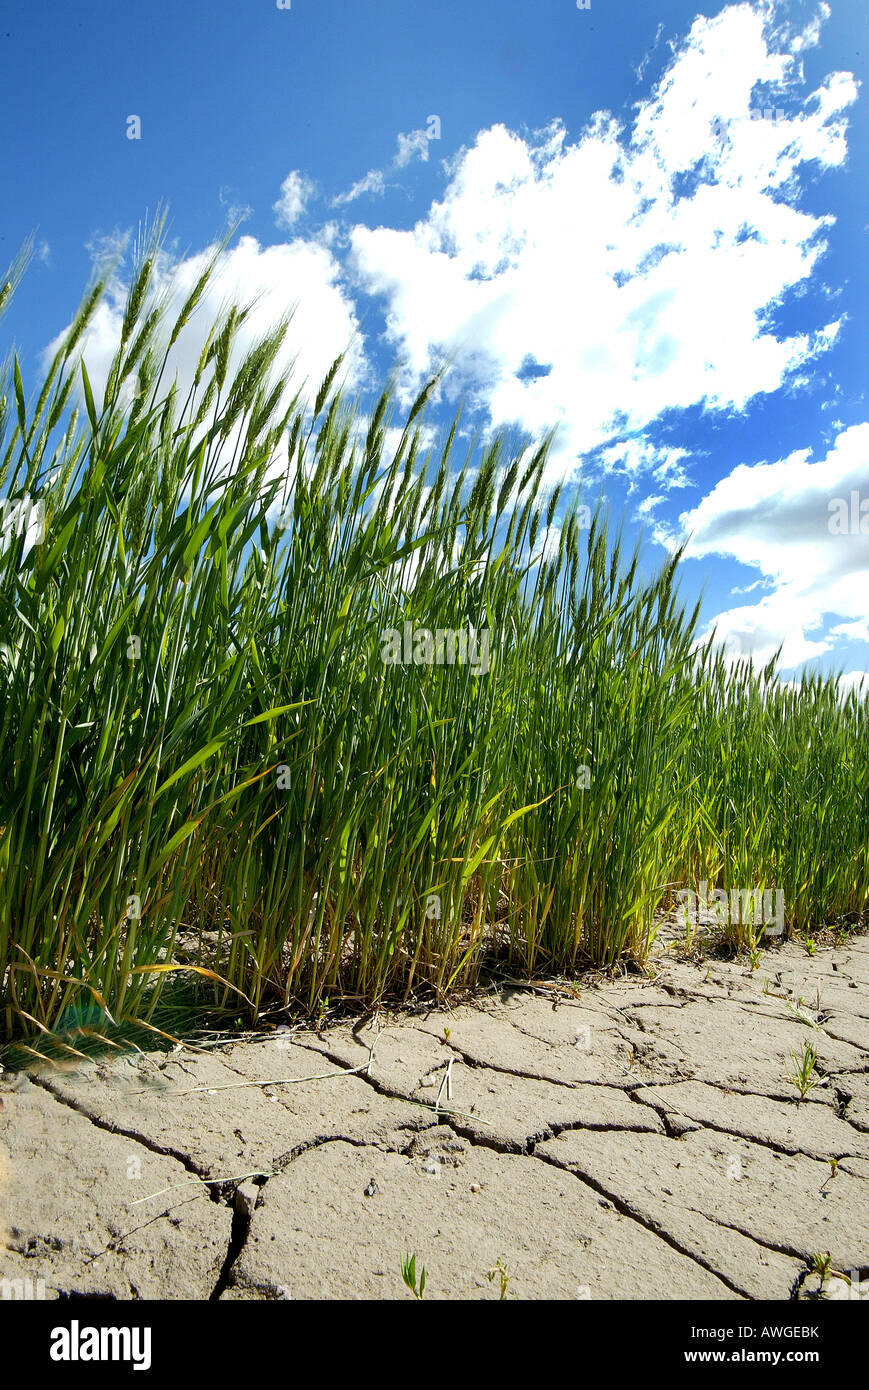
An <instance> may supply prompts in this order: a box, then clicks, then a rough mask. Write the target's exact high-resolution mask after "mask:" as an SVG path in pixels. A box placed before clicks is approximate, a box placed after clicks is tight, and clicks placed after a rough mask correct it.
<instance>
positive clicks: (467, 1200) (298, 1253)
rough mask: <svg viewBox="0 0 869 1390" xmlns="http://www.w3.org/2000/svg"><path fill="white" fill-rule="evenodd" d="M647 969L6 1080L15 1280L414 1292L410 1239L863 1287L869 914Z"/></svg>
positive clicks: (176, 1292) (8, 1254)
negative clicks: (842, 936) (848, 928)
mask: <svg viewBox="0 0 869 1390" xmlns="http://www.w3.org/2000/svg"><path fill="white" fill-rule="evenodd" d="M671 944H672V943H671ZM652 965H653V977H652V978H650V979H645V978H643V977H641V976H636V975H632V976H626V977H621V978H617V979H611V980H604V981H602V982H597V983H588V984H586V983H584V982H580V986H579V989H578V991H576V992H575V993H571V991H570V990H568V989H567V988H566V987H565V986H563V985H558V984H553V985H552V986H551V987H538V988H537V989H536V990H529V989H528V988H520V987H518V986H516V987H512V986H505V987H503V988H502V989H501V990H500V991H499V992H498V993H497V994H486V995H481V996H480V997H479V998H478V999H477V1000H476V1001H475V1002H473V1003H471V1004H463V1005H461V1006H460V1007H457V1008H454V1009H446V1008H444V1009H438V1010H433V1011H432V1012H429V1013H427V1014H419V1015H410V1014H394V1015H389V1016H387V1015H385V1014H380V1015H379V1016H378V1017H377V1018H376V1019H374V1020H368V1021H366V1022H360V1023H357V1024H356V1025H354V1024H353V1023H344V1024H340V1025H337V1026H335V1027H330V1028H328V1029H324V1030H323V1031H321V1032H319V1033H317V1032H312V1031H310V1030H307V1029H303V1028H298V1029H285V1030H280V1031H278V1032H276V1033H270V1034H268V1035H267V1036H265V1037H263V1038H259V1039H256V1040H251V1039H243V1040H239V1041H235V1042H231V1043H228V1044H227V1045H225V1046H223V1045H222V1046H220V1047H216V1048H213V1049H208V1050H201V1049H197V1048H194V1047H190V1046H185V1047H181V1048H178V1049H177V1050H176V1051H175V1052H173V1053H171V1054H166V1053H153V1054H150V1055H146V1056H143V1055H139V1056H136V1057H131V1056H129V1055H126V1056H123V1057H119V1058H117V1059H116V1060H105V1061H100V1062H96V1063H88V1064H81V1066H80V1067H79V1069H77V1070H72V1069H61V1068H59V1067H51V1068H48V1069H42V1070H39V1071H31V1072H29V1073H27V1074H23V1073H11V1072H6V1073H3V1074H0V1280H3V1279H5V1280H10V1281H15V1280H26V1279H30V1280H31V1286H32V1287H34V1288H35V1287H37V1286H39V1287H40V1289H41V1291H42V1292H43V1294H44V1296H45V1297H46V1298H53V1297H63V1296H69V1295H72V1294H79V1295H91V1296H93V1295H103V1296H109V1297H115V1298H119V1299H132V1298H170V1299H171V1298H191V1299H214V1300H219V1299H286V1298H294V1299H295V1298H302V1299H305V1298H357V1299H377V1298H393V1297H409V1296H410V1295H409V1294H408V1293H407V1291H406V1290H405V1289H404V1286H403V1284H402V1282H401V1277H400V1271H399V1265H400V1261H401V1258H402V1256H404V1255H405V1254H408V1253H411V1252H415V1253H416V1255H417V1263H418V1265H419V1264H423V1265H425V1267H426V1271H427V1285H426V1295H425V1296H426V1298H434V1299H438V1298H445V1299H459V1298H497V1297H498V1293H499V1281H498V1277H497V1276H496V1277H495V1278H494V1279H490V1278H489V1277H488V1275H489V1272H490V1271H492V1270H493V1269H494V1268H495V1266H496V1264H497V1262H498V1261H499V1260H500V1261H501V1262H502V1263H503V1265H504V1266H506V1269H507V1271H508V1273H509V1276H510V1282H509V1289H508V1291H509V1296H511V1297H518V1298H569V1299H573V1298H592V1299H669V1298H691V1299H741V1298H742V1299H746V1298H747V1299H757V1298H761V1299H791V1298H805V1297H810V1296H817V1294H818V1292H820V1295H821V1296H823V1297H836V1298H840V1297H859V1296H863V1297H865V1296H867V1294H869V1218H867V1212H869V938H867V937H866V936H854V937H851V938H850V939H849V940H848V941H847V942H846V943H845V944H844V945H843V946H837V947H833V948H827V949H819V950H818V952H817V954H816V955H815V956H812V957H810V956H808V955H807V954H806V952H805V950H804V948H803V947H802V946H801V945H800V944H798V943H788V944H785V945H783V946H781V947H779V948H775V949H771V950H769V951H766V952H764V953H763V955H762V958H761V962H760V966H759V968H758V969H756V970H754V971H752V970H751V969H750V968H749V967H748V965H747V964H746V963H745V961H743V960H739V961H723V960H717V959H716V960H709V959H707V960H704V961H702V962H701V963H699V964H697V963H694V962H687V961H683V960H681V959H679V958H678V957H677V956H675V955H674V954H673V952H672V950H668V949H667V943H666V941H662V943H661V945H660V946H659V948H658V949H657V950H656V953H655V955H654V956H653V961H652ZM806 1042H809V1043H810V1044H811V1046H812V1047H813V1048H814V1049H815V1050H816V1052H817V1057H818V1069H817V1071H816V1072H815V1073H814V1077H815V1080H816V1081H817V1083H818V1084H816V1085H815V1087H814V1088H813V1089H812V1090H810V1091H809V1093H808V1094H807V1096H806V1097H805V1099H804V1100H802V1101H800V1100H799V1099H798V1092H797V1089H796V1087H795V1085H794V1083H793V1082H792V1081H790V1080H788V1079H787V1078H788V1075H789V1074H792V1073H793V1072H794V1070H795V1068H794V1056H798V1057H802V1055H803V1050H804V1046H805V1044H806ZM827 1251H829V1253H830V1264H831V1268H832V1271H834V1273H833V1274H832V1275H831V1276H830V1277H829V1278H828V1279H827V1281H826V1282H825V1284H824V1285H823V1286H821V1281H820V1278H819V1276H818V1275H817V1274H813V1273H811V1272H810V1270H811V1265H812V1261H813V1258H814V1257H815V1256H816V1255H818V1254H823V1253H824V1252H827ZM837 1272H838V1273H837ZM842 1273H847V1274H849V1275H850V1279H851V1283H850V1285H849V1284H848V1283H847V1282H846V1281H845V1280H844V1279H843V1278H841V1277H838V1275H839V1274H842ZM39 1281H41V1283H40V1282H39Z"/></svg>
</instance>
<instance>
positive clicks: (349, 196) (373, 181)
mask: <svg viewBox="0 0 869 1390" xmlns="http://www.w3.org/2000/svg"><path fill="white" fill-rule="evenodd" d="M385 192H386V179H385V178H384V177H383V174H382V173H381V171H380V170H379V169H369V170H368V173H367V174H365V175H364V177H363V178H361V179H358V180H357V181H356V183H354V184H353V186H352V188H350V189H348V190H347V192H346V193H339V194H338V195H337V196H336V197H334V198H333V199H332V206H333V207H335V208H339V207H343V206H344V205H345V204H346V203H354V202H355V201H356V199H357V198H361V197H362V195H363V193H378V194H381V193H385Z"/></svg>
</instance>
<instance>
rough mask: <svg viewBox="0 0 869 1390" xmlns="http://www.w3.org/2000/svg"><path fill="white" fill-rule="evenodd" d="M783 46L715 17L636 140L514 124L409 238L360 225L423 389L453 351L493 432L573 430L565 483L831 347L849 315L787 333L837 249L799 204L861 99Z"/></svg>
mask: <svg viewBox="0 0 869 1390" xmlns="http://www.w3.org/2000/svg"><path fill="white" fill-rule="evenodd" d="M806 41H807V42H808V39H807V40H806ZM771 42H772V40H771V38H770V36H769V33H768V32H766V31H765V29H764V16H763V14H762V13H761V12H759V11H758V10H757V8H756V7H754V6H751V5H748V4H738V5H733V6H730V7H729V8H728V9H726V10H724V11H723V12H722V13H721V14H720V15H719V16H718V17H717V18H715V19H705V18H698V19H697V20H696V21H695V22H694V24H693V25H692V27H691V30H690V32H689V34H688V36H687V38H686V40H685V42H684V44H683V45H682V46H681V48H680V49H679V50H678V51H677V52H676V54H675V56H674V58H673V60H672V62H671V64H670V66H669V68H668V70H667V71H666V73H665V74H664V76H663V77H662V78H661V80H660V81H659V83H658V84H657V86H656V87H655V88H654V90H653V91H652V93H651V94H650V96H649V97H648V99H647V100H645V101H643V102H640V103H639V104H638V105H637V108H636V113H635V117H634V120H633V124H632V128H630V129H625V128H623V127H622V126H620V124H619V123H618V122H617V121H616V120H615V119H614V118H613V117H612V116H611V115H609V114H608V113H606V112H598V113H596V115H595V116H594V118H593V119H592V120H591V122H590V123H589V125H588V127H587V128H586V130H585V131H584V132H582V133H581V135H580V136H579V138H578V139H577V140H576V141H575V142H573V143H571V142H570V140H569V139H568V136H567V132H566V130H565V129H564V127H563V126H562V125H561V124H560V123H557V122H556V123H554V124H553V125H551V126H550V127H548V128H547V129H546V130H544V131H540V132H537V133H536V135H533V136H529V137H527V138H525V137H521V136H519V135H517V134H516V133H514V132H512V131H509V130H508V129H506V128H505V127H504V126H503V125H496V126H494V127H492V128H491V129H488V130H485V131H483V132H481V133H480V134H479V135H478V136H477V138H476V140H475V142H474V144H473V145H472V146H471V147H470V148H467V149H465V150H463V151H462V152H461V154H460V155H459V156H458V157H457V158H456V159H455V160H454V161H453V163H452V165H451V166H450V178H449V183H448V185H447V188H446V190H445V193H444V196H443V198H442V199H441V200H440V201H438V202H435V203H434V204H432V206H431V207H430V209H429V211H428V213H427V215H426V216H425V217H424V218H422V219H421V220H420V221H419V222H418V223H417V224H416V226H415V227H413V228H412V229H411V230H406V231H405V230H395V229H391V228H388V227H378V228H376V229H372V228H369V227H366V226H362V225H359V226H356V227H354V228H353V229H352V232H351V238H350V240H351V261H350V264H351V266H352V268H353V270H354V272H355V274H356V276H357V277H358V281H359V283H360V285H361V286H362V287H363V288H364V289H365V290H366V291H367V292H369V293H374V294H378V295H381V296H383V298H384V300H385V303H386V325H387V334H388V337H389V339H390V341H391V342H392V344H393V345H394V347H395V349H396V350H397V351H398V353H399V354H400V356H401V358H402V360H403V363H404V369H405V372H404V377H403V382H402V384H403V386H404V388H405V389H406V391H407V393H408V395H410V394H411V393H412V392H413V391H414V390H415V389H417V387H418V384H419V382H420V380H422V379H423V378H424V377H425V375H426V374H427V373H428V372H429V371H430V370H431V367H432V365H433V363H436V362H438V361H440V360H442V359H443V358H444V357H449V358H450V359H451V360H452V361H453V363H454V366H453V372H452V378H453V382H454V385H455V389H457V390H458V389H460V388H463V389H465V390H466V391H467V393H468V394H469V396H470V398H471V400H472V401H473V402H474V403H475V404H476V405H477V406H478V407H480V408H481V409H483V410H484V411H485V412H486V413H487V415H488V417H489V418H490V420H491V422H492V424H493V425H505V424H516V425H519V426H520V427H521V428H523V429H525V430H527V431H528V432H529V433H531V434H533V435H535V436H539V435H540V434H542V433H543V432H544V431H545V430H546V429H548V428H549V427H550V426H552V425H553V424H554V423H559V425H560V428H559V435H558V439H557V444H556V450H555V452H554V454H553V468H554V469H555V470H556V471H557V474H558V476H559V477H569V476H571V474H572V470H574V469H575V468H576V467H577V461H578V458H579V456H580V455H582V454H583V453H587V452H589V451H591V450H594V449H600V448H603V447H605V446H611V445H614V444H616V443H618V442H620V441H621V442H624V441H630V440H636V439H638V438H639V437H641V436H642V435H643V434H644V433H645V432H647V431H649V430H650V429H651V428H652V427H653V426H654V423H655V422H656V421H658V420H659V418H660V417H661V416H662V415H663V413H664V412H666V411H668V410H673V409H686V408H689V407H696V406H697V405H705V407H706V408H707V409H709V410H715V411H721V412H727V411H740V410H742V409H744V407H745V406H746V404H747V403H748V402H749V401H750V400H751V399H752V397H754V396H756V395H757V394H758V393H769V392H773V391H775V390H777V389H778V388H780V387H781V386H782V385H783V384H784V383H786V382H787V383H792V382H793V381H794V379H795V377H796V376H797V374H798V373H799V372H800V370H803V371H805V370H806V369H807V367H808V366H809V364H811V362H812V361H813V359H814V358H815V357H817V356H818V355H819V354H821V353H823V352H824V351H825V350H826V349H827V348H829V346H830V345H831V343H832V342H834V341H835V338H836V334H837V332H838V329H839V323H838V322H837V321H833V322H830V323H820V324H815V325H810V326H808V327H807V328H806V329H805V331H802V332H797V333H793V334H791V335H790V336H787V335H782V334H780V333H779V332H778V331H777V330H776V327H775V323H774V314H775V312H776V310H777V308H778V306H779V305H780V304H781V303H782V301H783V300H784V298H785V297H786V296H787V295H788V293H789V292H790V291H792V290H793V289H794V288H795V287H799V286H801V285H803V284H804V283H805V282H806V280H807V279H808V277H809V276H811V274H812V273H813V271H814V270H815V268H816V266H817V263H818V260H819V258H820V257H821V256H822V254H823V252H824V250H825V242H824V235H823V234H824V232H825V230H826V229H827V228H828V226H829V225H830V223H831V220H832V219H830V218H829V217H823V216H812V215H810V214H809V213H807V212H805V211H803V210H801V208H800V207H799V206H798V203H799V192H800V185H799V177H800V171H801V167H802V166H803V165H805V163H806V162H807V161H815V163H816V166H821V167H830V166H834V165H838V164H840V163H841V162H842V160H843V159H844V157H845V154H846V144H845V122H844V118H843V115H842V113H843V111H844V110H845V108H846V107H847V106H848V105H849V104H850V103H851V102H852V101H853V100H854V99H855V96H856V86H855V84H854V81H853V79H852V78H851V77H850V76H849V75H847V74H842V73H839V74H834V75H833V76H832V77H830V78H828V79H827V81H826V82H825V83H823V84H822V85H821V86H820V87H819V88H818V89H817V90H816V91H815V92H812V93H810V94H808V95H806V94H804V92H803V90H802V88H801V87H800V82H801V80H802V77H801V67H800V63H799V61H798V59H797V58H796V57H795V56H794V53H793V52H788V51H785V52H774V51H772V49H771V47H770V44H771ZM791 47H792V48H793V39H792V40H791ZM757 107H760V108H761V109H763V108H767V107H773V108H776V109H780V110H783V111H785V113H786V114H785V116H784V117H783V118H781V119H776V120H763V119H762V120H752V119H751V115H752V111H753V110H755V109H756V108H757ZM529 360H530V361H532V362H533V363H534V364H536V367H535V369H534V370H533V371H528V370H527V364H528V362H529ZM625 449H626V454H625V457H626V458H627V460H628V466H630V464H631V461H633V462H636V463H641V464H642V465H643V466H644V467H647V468H648V469H649V470H650V471H651V472H652V473H653V474H654V473H655V470H656V469H659V468H660V467H661V462H662V460H661V459H660V458H659V456H658V452H657V451H656V450H654V449H648V450H647V452H646V453H645V455H642V453H641V451H639V450H638V448H637V447H636V446H635V445H633V444H630V443H627V444H626V445H625ZM632 451H633V452H632ZM612 461H613V463H614V465H615V466H619V462H618V459H617V458H616V456H615V455H613V456H612ZM678 463H679V460H678V459H675V458H671V460H670V468H671V475H670V479H669V484H668V485H670V486H673V485H679V483H681V482H682V481H684V477H683V475H682V474H681V472H680V471H679V469H678ZM661 481H662V482H663V481H664V479H661Z"/></svg>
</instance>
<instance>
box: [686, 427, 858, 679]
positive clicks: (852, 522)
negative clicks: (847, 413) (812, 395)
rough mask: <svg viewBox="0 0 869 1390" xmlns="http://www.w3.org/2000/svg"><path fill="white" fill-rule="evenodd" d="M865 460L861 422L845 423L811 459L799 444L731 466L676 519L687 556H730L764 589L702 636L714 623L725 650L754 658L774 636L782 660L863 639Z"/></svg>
mask: <svg viewBox="0 0 869 1390" xmlns="http://www.w3.org/2000/svg"><path fill="white" fill-rule="evenodd" d="M867 462H869V424H860V425H852V426H851V427H850V428H849V429H846V430H844V431H843V432H842V433H840V434H839V435H838V436H837V438H836V440H835V442H834V444H833V446H832V447H831V448H830V449H829V450H828V452H827V454H826V456H825V457H824V458H823V459H819V460H818V461H817V462H814V463H813V462H812V461H811V457H810V451H809V450H806V449H804V450H800V451H798V452H797V453H794V454H791V455H789V457H787V458H785V459H780V460H779V461H778V462H776V463H758V464H754V465H748V464H740V465H739V466H738V467H736V468H734V469H733V471H732V472H731V473H729V474H728V475H727V477H725V478H722V479H721V480H720V482H718V483H716V485H715V487H714V488H713V489H712V491H711V492H710V493H709V494H708V495H707V496H706V497H704V498H703V500H702V501H701V502H700V503H699V505H698V506H697V507H695V508H694V509H693V510H692V511H689V512H686V513H684V514H683V515H682V516H681V517H680V525H681V531H682V537H687V539H688V543H687V548H686V552H685V553H686V556H687V557H688V558H694V559H703V558H705V557H707V556H711V555H715V556H721V557H727V558H729V559H732V560H736V561H738V562H739V563H740V564H743V565H746V566H748V567H750V568H751V569H754V570H755V571H757V572H759V573H760V576H761V582H762V585H763V587H764V589H765V590H766V592H765V593H764V594H763V597H762V598H761V599H760V600H759V601H758V602H757V603H755V604H753V605H741V606H739V607H735V608H731V609H728V610H727V611H726V612H723V613H720V614H719V615H718V616H717V617H716V618H715V619H714V621H713V622H712V623H710V625H709V628H708V629H707V632H706V633H704V634H703V636H704V637H705V636H707V635H708V633H709V632H710V631H711V629H712V627H715V628H716V629H717V632H718V638H719V640H720V642H721V643H722V645H723V646H724V648H725V650H726V651H727V652H729V653H730V654H731V655H733V656H745V655H754V657H755V659H756V660H757V661H759V662H761V663H762V662H764V661H767V660H769V658H770V657H771V656H772V655H773V653H774V652H775V651H776V649H777V648H778V646H779V645H780V643H781V642H782V640H784V647H783V650H782V659H781V664H782V666H783V667H785V668H788V667H791V666H796V665H798V664H799V663H800V662H802V661H805V660H808V659H809V658H811V657H816V656H821V655H823V654H825V653H828V652H832V651H834V650H835V647H836V646H837V644H838V643H840V642H842V641H846V640H850V641H867V640H869V626H867V621H866V613H867V612H869V489H867V485H866V480H867V477H869V471H867ZM864 502H865V504H866V506H865V509H864V508H863V503H864ZM843 518H844V525H843ZM864 518H865V520H864ZM659 538H661V539H664V538H665V537H663V536H661V535H660V533H659ZM669 539H671V540H672V539H674V538H673V537H670V538H669ZM742 592H745V591H742ZM836 617H837V618H839V619H841V620H842V621H840V622H838V623H834V622H831V619H833V618H836Z"/></svg>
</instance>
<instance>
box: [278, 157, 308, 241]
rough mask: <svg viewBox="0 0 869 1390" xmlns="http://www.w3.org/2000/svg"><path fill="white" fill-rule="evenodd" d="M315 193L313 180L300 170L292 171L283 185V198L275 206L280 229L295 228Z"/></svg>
mask: <svg viewBox="0 0 869 1390" xmlns="http://www.w3.org/2000/svg"><path fill="white" fill-rule="evenodd" d="M314 191H315V185H314V183H313V182H312V180H311V179H309V178H306V177H305V175H304V174H302V173H300V172H299V170H298V169H292V170H291V171H290V173H289V174H287V177H286V178H285V179H284V181H283V183H282V184H281V196H280V197H279V198H278V200H277V202H276V203H275V204H274V206H273V209H272V210H273V212H274V214H275V222H276V223H277V225H278V226H279V227H290V228H291V227H293V226H295V224H296V222H298V220H299V218H300V217H301V216H302V214H303V213H304V211H305V209H306V207H307V205H308V200H309V199H310V198H311V196H312V194H313V193H314Z"/></svg>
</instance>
